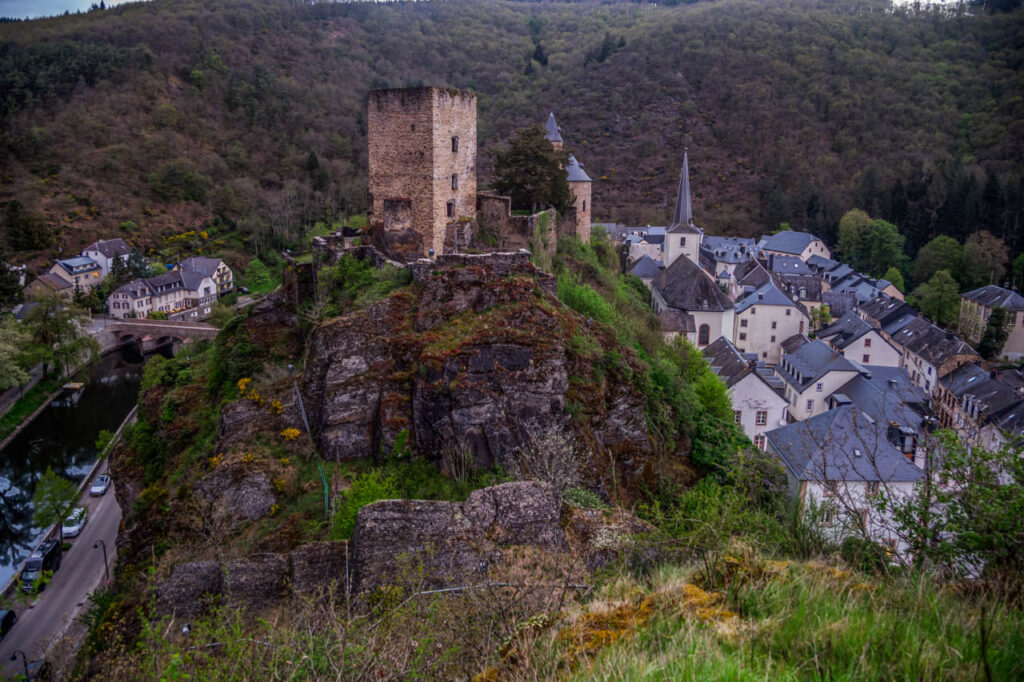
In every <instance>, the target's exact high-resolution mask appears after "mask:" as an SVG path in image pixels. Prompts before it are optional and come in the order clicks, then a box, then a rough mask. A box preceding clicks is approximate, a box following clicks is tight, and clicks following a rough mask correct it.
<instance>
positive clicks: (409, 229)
mask: <svg viewBox="0 0 1024 682" xmlns="http://www.w3.org/2000/svg"><path fill="white" fill-rule="evenodd" d="M367 136H368V143H369V170H370V177H369V216H370V233H371V235H372V237H373V239H374V240H375V241H377V243H378V244H379V245H380V246H382V247H383V248H384V249H385V250H386V251H387V252H388V253H390V254H392V255H395V256H403V257H406V258H408V259H414V258H417V257H422V256H426V255H428V253H429V251H430V250H433V252H434V253H435V254H441V253H444V252H445V243H446V239H447V241H448V242H449V243H450V242H452V240H453V239H458V237H457V236H456V235H457V234H458V233H459V227H460V226H462V225H470V224H471V223H472V222H473V220H474V218H475V214H476V94H475V93H472V92H465V91H461V90H453V89H448V88H429V87H427V88H401V89H391V90H374V91H372V92H370V96H369V103H368V106H367Z"/></svg>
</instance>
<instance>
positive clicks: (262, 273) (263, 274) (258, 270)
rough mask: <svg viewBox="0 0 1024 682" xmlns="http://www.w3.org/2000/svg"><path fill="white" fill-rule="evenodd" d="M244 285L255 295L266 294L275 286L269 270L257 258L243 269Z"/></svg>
mask: <svg viewBox="0 0 1024 682" xmlns="http://www.w3.org/2000/svg"><path fill="white" fill-rule="evenodd" d="M245 285H246V286H247V287H249V289H250V290H251V291H252V292H253V293H256V294H263V293H266V292H268V291H271V290H272V289H273V288H274V287H275V286H276V285H275V283H274V280H273V278H272V277H271V276H270V270H268V269H267V266H266V265H264V264H263V262H262V261H261V260H260V259H258V258H253V259H252V261H250V262H249V267H247V268H246V269H245Z"/></svg>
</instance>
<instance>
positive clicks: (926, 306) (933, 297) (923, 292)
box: [909, 270, 960, 326]
mask: <svg viewBox="0 0 1024 682" xmlns="http://www.w3.org/2000/svg"><path fill="white" fill-rule="evenodd" d="M909 302H910V303H911V305H914V306H915V307H916V308H917V309H918V310H920V311H921V314H922V315H924V316H926V317H928V318H931V319H932V320H934V321H935V322H937V323H939V324H941V325H947V326H948V325H953V324H956V322H957V319H958V317H959V315H960V288H959V287H958V286H957V283H956V280H954V279H953V277H952V276H951V275H950V274H949V273H948V272H946V271H945V270H939V271H938V272H936V273H935V274H934V275H932V278H931V279H930V280H928V281H927V282H925V283H924V284H921V285H918V287H917V288H916V289H914V292H913V293H912V294H911V296H910V299H909Z"/></svg>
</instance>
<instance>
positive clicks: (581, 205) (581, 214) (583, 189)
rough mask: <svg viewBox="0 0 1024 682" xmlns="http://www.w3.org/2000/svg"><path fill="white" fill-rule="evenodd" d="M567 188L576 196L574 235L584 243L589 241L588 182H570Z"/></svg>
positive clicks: (589, 210)
mask: <svg viewBox="0 0 1024 682" xmlns="http://www.w3.org/2000/svg"><path fill="white" fill-rule="evenodd" d="M569 189H571V190H572V192H573V194H574V195H575V196H576V204H575V209H576V236H577V237H579V238H580V241H582V242H583V243H584V244H586V243H589V242H590V216H591V212H592V210H593V207H592V206H591V203H590V199H591V196H590V183H589V182H570V183H569Z"/></svg>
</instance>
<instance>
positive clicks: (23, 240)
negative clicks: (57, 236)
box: [4, 201, 53, 251]
mask: <svg viewBox="0 0 1024 682" xmlns="http://www.w3.org/2000/svg"><path fill="white" fill-rule="evenodd" d="M4 224H5V226H6V228H7V241H8V243H9V244H10V245H11V248H13V249H15V250H17V251H38V250H39V249H45V248H47V247H48V246H50V245H52V244H53V232H52V231H51V230H50V228H49V227H47V226H46V222H45V221H44V220H43V219H42V218H40V217H39V216H37V215H35V214H32V213H29V212H28V211H26V210H25V207H24V206H22V205H21V203H20V202H17V201H12V202H10V203H8V204H7V208H6V210H5V211H4Z"/></svg>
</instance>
